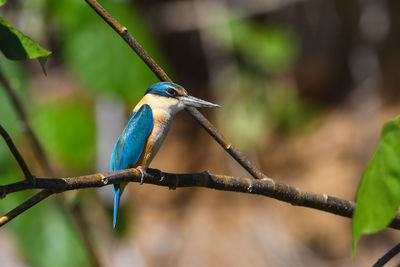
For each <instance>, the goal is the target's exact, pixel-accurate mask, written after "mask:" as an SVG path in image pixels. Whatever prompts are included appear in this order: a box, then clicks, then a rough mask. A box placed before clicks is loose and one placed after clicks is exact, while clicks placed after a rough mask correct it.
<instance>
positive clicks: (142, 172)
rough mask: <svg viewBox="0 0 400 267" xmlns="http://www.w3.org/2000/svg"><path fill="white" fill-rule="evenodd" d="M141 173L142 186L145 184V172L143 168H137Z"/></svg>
mask: <svg viewBox="0 0 400 267" xmlns="http://www.w3.org/2000/svg"><path fill="white" fill-rule="evenodd" d="M136 169H137V170H138V171H139V172H140V182H139V184H140V185H142V184H143V183H144V170H143V168H142V167H137V168H136Z"/></svg>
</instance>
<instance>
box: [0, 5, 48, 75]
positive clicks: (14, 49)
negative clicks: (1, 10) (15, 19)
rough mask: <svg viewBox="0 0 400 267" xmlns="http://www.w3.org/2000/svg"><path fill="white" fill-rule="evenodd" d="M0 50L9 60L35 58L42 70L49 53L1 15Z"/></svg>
mask: <svg viewBox="0 0 400 267" xmlns="http://www.w3.org/2000/svg"><path fill="white" fill-rule="evenodd" d="M0 1H1V0H0ZM0 51H1V52H3V54H4V55H5V56H6V57H7V58H8V59H11V60H23V59H33V58H37V59H39V63H40V65H41V66H42V69H43V70H44V64H45V63H46V60H45V59H47V57H48V56H49V55H50V54H51V52H50V51H47V50H45V49H43V48H42V47H41V46H40V45H38V44H37V43H35V42H34V41H32V39H30V38H29V37H28V36H26V35H24V34H23V33H21V32H20V31H18V30H17V29H15V28H14V27H13V26H12V25H11V24H10V23H8V22H7V21H6V20H5V19H4V18H2V17H0Z"/></svg>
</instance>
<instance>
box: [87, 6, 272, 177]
mask: <svg viewBox="0 0 400 267" xmlns="http://www.w3.org/2000/svg"><path fill="white" fill-rule="evenodd" d="M85 1H86V3H88V4H89V5H90V6H91V7H92V8H93V9H94V11H96V13H97V14H99V16H100V17H101V18H102V19H103V20H104V21H105V22H107V23H108V25H110V26H111V28H113V29H114V30H115V31H116V32H117V33H118V34H119V35H120V36H121V37H122V38H123V39H124V40H125V41H126V42H127V43H128V45H129V46H130V47H131V48H132V49H133V51H135V53H136V54H137V55H138V56H139V57H140V58H141V59H142V60H143V61H144V62H145V63H146V65H147V66H148V67H149V68H150V69H151V70H152V71H153V73H154V74H155V75H156V76H157V77H158V78H159V79H160V80H161V81H164V82H172V80H171V79H170V78H169V77H168V75H167V74H166V73H165V71H164V70H163V69H162V68H161V67H160V66H159V65H158V64H157V63H156V62H155V61H154V59H152V58H151V57H150V55H149V54H148V53H147V52H146V50H144V49H143V47H142V46H141V45H140V44H139V43H138V42H137V41H136V40H135V38H133V36H132V35H131V34H130V33H129V32H128V30H127V28H126V27H124V26H122V25H121V24H120V23H119V22H118V21H117V20H115V19H114V18H113V17H112V16H111V15H110V14H109V13H108V12H107V11H106V10H105V9H104V8H103V7H102V6H101V5H100V4H99V3H98V2H97V1H96V0H85ZM185 110H186V111H187V112H188V113H189V114H190V115H191V116H192V117H193V118H194V119H195V120H196V121H197V122H198V123H199V124H200V125H201V126H202V127H203V128H204V129H205V130H206V131H207V132H208V133H209V134H210V135H211V136H212V137H213V138H214V139H215V140H216V141H217V142H218V144H220V145H221V146H222V147H223V148H224V149H225V150H226V151H227V152H228V153H229V154H230V155H231V156H232V157H233V158H234V159H235V160H236V161H237V162H238V163H239V164H240V165H241V166H242V167H243V168H244V169H246V170H247V171H248V172H249V173H250V174H251V175H252V176H253V177H254V178H257V179H263V178H267V176H266V175H265V174H264V173H262V171H261V170H259V169H258V168H257V167H256V166H255V165H253V164H252V163H251V162H250V161H249V160H248V159H247V158H246V157H245V156H244V155H243V154H242V153H241V152H240V151H239V150H237V149H236V148H235V147H234V146H233V145H232V143H230V142H229V141H228V140H227V139H226V138H225V137H224V136H223V135H222V134H221V133H220V132H219V131H218V129H217V128H215V126H214V125H212V123H211V122H210V121H208V120H207V119H206V118H205V117H204V116H203V115H202V114H201V113H200V112H199V111H198V110H197V109H196V108H194V107H187V108H185Z"/></svg>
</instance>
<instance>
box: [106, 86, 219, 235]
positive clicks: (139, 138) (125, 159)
mask: <svg viewBox="0 0 400 267" xmlns="http://www.w3.org/2000/svg"><path fill="white" fill-rule="evenodd" d="M185 107H198V108H202V107H205V108H216V107H219V105H217V104H213V103H210V102H207V101H204V100H201V99H198V98H196V97H193V96H190V95H188V93H187V91H186V90H185V89H184V88H183V87H182V86H180V85H178V84H175V83H171V82H159V83H155V84H153V85H151V86H150V87H149V88H148V89H147V90H146V93H145V94H144V97H143V98H142V99H141V100H140V101H139V103H138V104H137V105H136V106H135V108H134V109H133V111H132V112H131V114H130V116H129V118H128V121H127V123H126V125H125V128H124V130H123V131H122V134H121V136H120V137H119V138H118V141H117V143H116V144H115V147H114V150H113V152H112V155H111V162H110V169H111V171H117V170H122V169H128V168H138V169H139V171H140V172H141V174H142V179H143V171H145V170H146V169H147V167H148V166H149V165H150V163H151V161H152V160H153V158H154V156H155V155H156V154H157V152H158V150H159V149H160V147H161V145H162V143H163V141H164V139H165V137H166V136H167V133H168V131H169V129H170V127H171V122H172V118H173V116H174V115H175V114H176V113H177V112H178V111H180V110H182V109H183V108H185ZM126 184H127V183H121V184H114V185H113V187H114V215H113V228H115V226H116V223H117V214H118V206H119V200H120V197H121V194H122V192H123V191H124V188H125V186H126Z"/></svg>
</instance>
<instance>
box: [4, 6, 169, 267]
mask: <svg viewBox="0 0 400 267" xmlns="http://www.w3.org/2000/svg"><path fill="white" fill-rule="evenodd" d="M101 4H102V5H104V7H105V8H106V9H108V10H109V11H110V13H111V14H112V15H113V16H115V17H116V18H117V19H118V20H119V21H120V22H121V23H122V24H123V25H124V26H126V27H127V28H128V29H129V30H130V31H131V32H132V33H133V34H134V36H135V38H137V39H138V41H139V42H140V43H141V44H142V45H143V46H144V47H146V49H147V50H148V51H149V53H150V54H151V55H152V56H154V58H155V59H156V60H157V61H158V62H159V63H160V64H161V65H162V66H164V65H165V64H163V61H164V60H163V58H162V56H161V53H160V50H159V48H158V47H157V45H156V42H155V41H154V40H153V39H152V38H151V36H150V34H149V32H148V31H147V29H146V27H144V26H143V25H144V23H143V21H142V18H141V16H140V15H139V13H138V11H137V10H136V8H135V7H134V6H133V5H132V3H128V2H125V1H111V0H105V1H102V3H101ZM4 7H7V5H5V6H4ZM2 8H3V7H2ZM19 8H20V10H21V12H22V10H24V12H34V13H35V15H36V17H33V19H35V20H37V21H38V20H40V21H41V22H44V23H35V22H32V23H30V22H31V21H30V20H31V19H32V17H30V18H29V19H28V18H27V16H20V19H21V21H22V22H24V20H26V21H25V22H26V23H25V24H24V23H22V24H24V25H25V26H26V27H27V29H26V30H27V32H28V34H29V33H30V32H37V31H38V30H37V29H31V28H29V27H34V26H37V25H40V26H41V27H42V28H41V32H42V34H43V37H44V38H49V37H50V36H53V37H54V38H55V39H54V40H49V39H47V40H41V42H42V41H44V42H48V43H51V44H55V47H53V48H54V49H55V51H54V53H53V55H52V57H54V60H53V62H54V63H55V64H53V67H54V68H57V67H58V65H57V63H58V62H62V63H65V65H63V67H66V70H67V72H71V73H73V74H74V76H75V77H76V78H77V79H78V81H80V82H81V83H82V84H83V85H84V86H85V88H86V89H88V91H89V92H91V93H92V94H93V95H94V96H96V95H101V96H105V97H115V98H119V99H121V100H123V101H124V102H126V103H129V105H130V106H132V103H135V102H137V100H138V99H139V98H141V97H142V96H143V94H144V92H145V89H146V88H147V87H148V85H149V84H151V83H153V82H155V81H156V77H155V76H154V74H153V73H152V72H151V71H150V70H149V69H148V68H147V67H146V65H145V64H144V63H143V62H142V61H141V60H140V59H139V58H138V57H137V56H136V55H134V54H133V53H132V51H131V49H130V48H129V46H128V45H127V44H126V43H125V42H124V41H123V40H122V39H121V38H120V37H118V36H117V34H116V33H115V32H113V30H111V29H110V27H109V26H108V25H107V24H106V23H105V22H104V21H102V20H101V19H100V18H99V17H98V15H97V14H96V13H95V12H94V11H93V10H92V9H91V8H90V7H89V6H88V5H87V4H86V3H85V2H84V1H81V0H71V1H67V0H60V1H47V0H32V1H28V2H21V6H20V7H19ZM5 14H7V13H5ZM21 14H22V13H21ZM27 21H28V22H27ZM24 31H25V29H24ZM0 36H4V35H2V34H0ZM7 39H9V38H7ZM1 42H2V41H0V43H1ZM2 44H3V43H2ZM13 59H14V58H13ZM0 67H1V69H2V70H3V71H4V73H5V75H6V77H8V79H9V80H10V82H11V84H12V85H13V87H14V88H16V89H17V93H18V95H19V96H21V99H23V100H24V102H25V104H24V106H26V107H27V108H28V114H29V117H31V119H32V121H31V122H32V126H33V130H34V132H35V133H36V135H37V136H38V138H39V139H40V142H41V144H42V145H43V146H44V148H45V151H46V153H48V155H49V158H50V159H51V162H53V163H57V165H58V166H62V167H63V168H65V169H68V175H72V174H73V173H74V172H75V173H76V174H82V173H83V172H90V171H92V170H93V167H94V163H95V122H94V117H95V114H94V108H93V103H92V102H89V103H88V101H87V100H86V98H85V93H82V94H72V95H71V94H67V95H68V97H66V98H65V97H63V98H59V97H57V98H49V97H48V96H46V95H41V94H32V95H30V97H32V96H33V97H34V98H32V99H29V105H28V103H26V99H28V94H27V92H26V90H24V88H26V87H27V84H26V83H27V81H28V80H29V74H28V72H26V71H24V69H21V68H20V64H19V63H16V62H12V61H8V60H4V58H3V57H1V58H0ZM25 70H27V69H25ZM52 71H54V69H49V72H50V75H51V73H52ZM0 89H2V88H1V87H0ZM57 90H58V88H57V87H55V88H54V91H55V93H54V95H56V94H57ZM35 93H36V92H35ZM13 109H14V108H13V107H12V105H11V103H10V101H9V98H8V97H7V96H6V94H5V92H4V90H0V114H1V116H0V123H1V124H2V125H3V126H4V127H5V128H6V130H7V131H8V132H9V134H10V135H11V137H12V139H13V140H14V141H15V142H16V143H17V147H18V140H19V139H20V138H22V136H21V132H22V129H21V128H19V125H20V123H19V122H18V119H19V118H18V117H17V116H16V114H15V111H14V110H13ZM28 160H29V161H28V165H29V166H31V167H32V166H35V164H34V162H31V160H32V159H28ZM32 171H33V172H34V173H35V170H32ZM22 177H23V176H22V173H21V172H20V170H18V168H17V164H16V162H15V160H14V159H13V158H12V156H11V153H10V152H9V150H8V148H7V146H6V145H5V144H4V142H2V143H1V144H0V179H1V180H2V183H7V182H15V181H17V180H19V179H22ZM30 196H32V192H21V193H15V194H12V195H10V196H7V198H5V199H4V200H2V202H1V206H0V211H1V212H2V213H6V212H8V211H9V210H10V209H12V208H13V207H15V206H17V205H18V204H20V203H22V202H23V201H25V200H26V199H27V198H29V197H30ZM7 229H10V230H12V231H13V233H14V236H15V238H16V240H17V241H18V244H19V249H20V250H21V252H22V255H24V260H26V261H27V262H28V264H29V265H30V266H88V265H89V261H88V258H87V255H86V251H85V249H84V247H83V246H82V243H81V238H80V237H79V236H77V233H76V231H75V229H74V227H73V224H72V222H71V221H70V220H69V218H68V216H67V214H66V213H65V212H64V211H63V209H61V208H60V207H59V206H58V204H56V202H54V201H52V198H50V199H49V200H46V201H44V202H42V203H40V204H38V205H36V206H35V207H33V208H32V209H30V210H29V211H27V212H25V213H23V214H22V215H20V216H19V217H18V218H16V219H15V220H13V221H12V222H11V223H9V224H8V225H7ZM55 233H57V234H55Z"/></svg>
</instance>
